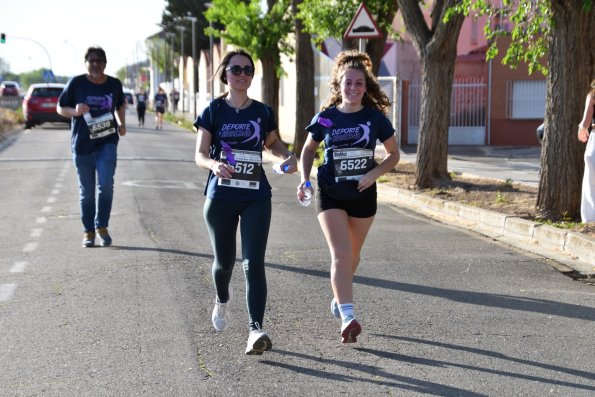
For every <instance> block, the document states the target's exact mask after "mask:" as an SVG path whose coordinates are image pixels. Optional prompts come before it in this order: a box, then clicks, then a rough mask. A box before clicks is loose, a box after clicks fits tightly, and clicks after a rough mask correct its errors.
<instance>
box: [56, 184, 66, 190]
mask: <svg viewBox="0 0 595 397" xmlns="http://www.w3.org/2000/svg"><path fill="white" fill-rule="evenodd" d="M63 186H64V185H62V184H61V183H56V184H55V185H54V189H62V187H63Z"/></svg>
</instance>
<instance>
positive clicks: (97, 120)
mask: <svg viewBox="0 0 595 397" xmlns="http://www.w3.org/2000/svg"><path fill="white" fill-rule="evenodd" d="M83 118H84V119H85V122H86V123H87V126H88V127H89V138H91V139H97V138H103V137H104V136H108V135H111V134H115V133H116V120H115V119H114V115H113V114H111V113H106V114H102V115H101V116H99V117H91V114H90V113H85V114H84V115H83Z"/></svg>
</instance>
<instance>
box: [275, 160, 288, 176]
mask: <svg viewBox="0 0 595 397" xmlns="http://www.w3.org/2000/svg"><path fill="white" fill-rule="evenodd" d="M288 169H289V164H285V165H283V167H281V163H275V164H273V171H275V174H285V173H286V172H287V170H288Z"/></svg>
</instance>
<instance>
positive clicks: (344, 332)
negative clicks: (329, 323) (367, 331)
mask: <svg viewBox="0 0 595 397" xmlns="http://www.w3.org/2000/svg"><path fill="white" fill-rule="evenodd" d="M361 332H362V326H361V325H359V323H358V322H357V320H356V319H355V318H354V319H353V320H351V321H350V322H348V323H347V324H343V326H342V327H341V343H354V342H357V336H358V335H359V334H360V333H361Z"/></svg>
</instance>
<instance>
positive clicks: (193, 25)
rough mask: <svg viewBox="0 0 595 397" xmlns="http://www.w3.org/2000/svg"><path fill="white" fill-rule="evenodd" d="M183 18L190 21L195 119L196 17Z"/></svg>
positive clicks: (196, 82)
mask: <svg viewBox="0 0 595 397" xmlns="http://www.w3.org/2000/svg"><path fill="white" fill-rule="evenodd" d="M184 18H185V19H187V20H189V21H191V22H192V81H193V83H192V105H193V106H192V107H193V108H194V119H195V120H196V86H197V84H198V81H197V80H196V79H197V75H196V32H195V26H196V21H197V18H196V17H193V16H190V15H188V16H186V17H184Z"/></svg>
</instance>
